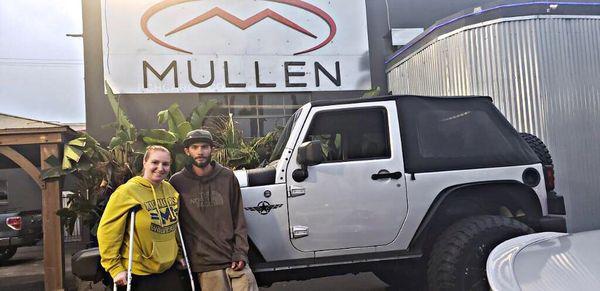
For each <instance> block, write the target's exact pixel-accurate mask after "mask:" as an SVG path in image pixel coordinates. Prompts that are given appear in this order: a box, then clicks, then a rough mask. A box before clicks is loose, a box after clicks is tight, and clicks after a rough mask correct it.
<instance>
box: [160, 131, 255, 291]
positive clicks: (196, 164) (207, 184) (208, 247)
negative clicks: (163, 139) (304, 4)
mask: <svg viewBox="0 0 600 291" xmlns="http://www.w3.org/2000/svg"><path fill="white" fill-rule="evenodd" d="M183 143H184V147H185V153H186V154H187V155H188V156H190V157H191V158H192V160H193V162H192V164H191V165H189V166H187V167H185V168H184V169H182V170H181V171H179V172H178V173H176V174H175V175H173V177H171V179H170V180H169V182H170V183H171V184H172V185H173V187H175V189H176V190H177V192H179V194H180V196H179V197H180V209H181V210H180V214H179V215H180V216H179V217H180V221H181V228H182V232H183V236H184V240H185V245H186V246H188V248H189V259H190V265H191V268H192V271H193V272H196V273H198V279H199V281H200V285H201V288H202V290H210V291H221V290H222V291H232V290H234V291H238V290H240V291H241V290H258V286H257V285H256V279H255V278H254V275H253V274H252V271H251V270H250V268H249V267H248V236H247V230H246V220H245V218H244V212H243V211H244V208H243V205H242V196H241V193H240V186H239V183H238V181H237V179H236V177H235V175H234V174H233V171H231V170H230V169H227V168H225V167H223V166H221V165H220V164H218V163H217V162H215V161H212V151H213V149H214V142H213V139H212V135H211V134H210V132H208V131H206V130H201V129H197V130H193V131H191V132H189V133H188V134H187V137H186V139H185V140H184V142H183Z"/></svg>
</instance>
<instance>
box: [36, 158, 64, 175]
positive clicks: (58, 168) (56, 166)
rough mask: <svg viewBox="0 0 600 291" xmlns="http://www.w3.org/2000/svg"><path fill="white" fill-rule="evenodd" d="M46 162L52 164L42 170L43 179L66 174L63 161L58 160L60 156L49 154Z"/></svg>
mask: <svg viewBox="0 0 600 291" xmlns="http://www.w3.org/2000/svg"><path fill="white" fill-rule="evenodd" d="M45 162H46V163H47V164H48V165H49V166H50V167H49V168H47V169H44V170H42V172H41V173H40V174H41V178H42V180H48V179H54V178H60V177H61V176H63V175H64V172H63V170H62V163H61V161H59V160H58V158H57V157H56V156H54V155H51V156H49V157H48V158H47V159H46V160H45Z"/></svg>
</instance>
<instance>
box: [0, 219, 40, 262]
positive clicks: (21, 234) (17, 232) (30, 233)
mask: <svg viewBox="0 0 600 291" xmlns="http://www.w3.org/2000/svg"><path fill="white" fill-rule="evenodd" d="M41 239H42V213H41V211H40V210H34V211H19V212H6V213H0V263H2V262H4V261H7V260H8V259H10V258H11V257H12V256H14V255H15V253H16V252H17V248H19V247H23V246H31V245H35V244H36V243H37V242H38V241H40V240H41Z"/></svg>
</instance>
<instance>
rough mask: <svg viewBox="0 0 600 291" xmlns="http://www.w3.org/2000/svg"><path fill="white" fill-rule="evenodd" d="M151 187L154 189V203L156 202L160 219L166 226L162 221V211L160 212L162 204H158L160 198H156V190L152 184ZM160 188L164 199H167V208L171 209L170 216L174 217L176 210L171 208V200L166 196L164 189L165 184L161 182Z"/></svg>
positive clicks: (161, 224) (161, 222) (161, 223)
mask: <svg viewBox="0 0 600 291" xmlns="http://www.w3.org/2000/svg"><path fill="white" fill-rule="evenodd" d="M150 188H151V189H152V196H153V197H154V203H155V204H156V212H158V220H159V222H160V226H162V227H164V224H163V221H162V213H161V212H160V206H159V205H158V199H157V198H156V192H155V191H154V186H153V185H152V184H150ZM160 190H161V192H162V196H163V197H162V198H163V200H165V204H166V205H167V210H168V211H169V217H170V216H173V217H174V218H175V217H176V216H175V211H173V209H172V208H171V205H169V201H167V197H165V191H164V189H163V184H162V183H161V184H160Z"/></svg>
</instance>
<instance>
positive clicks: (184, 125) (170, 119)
mask: <svg viewBox="0 0 600 291" xmlns="http://www.w3.org/2000/svg"><path fill="white" fill-rule="evenodd" d="M157 116H158V123H159V124H164V123H167V125H168V128H169V131H170V132H172V133H174V134H175V136H177V138H178V139H179V140H183V139H185V135H186V134H187V133H188V132H190V131H191V130H192V125H191V124H190V123H189V122H188V121H187V120H186V119H185V116H184V115H183V112H181V109H179V104H177V103H173V104H171V106H169V108H167V109H166V110H163V111H161V112H159V113H158V115H157Z"/></svg>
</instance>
